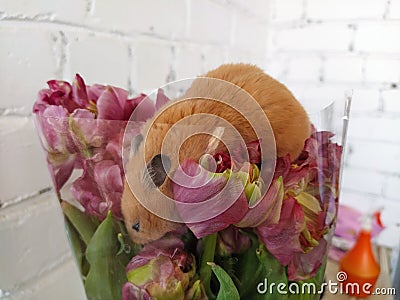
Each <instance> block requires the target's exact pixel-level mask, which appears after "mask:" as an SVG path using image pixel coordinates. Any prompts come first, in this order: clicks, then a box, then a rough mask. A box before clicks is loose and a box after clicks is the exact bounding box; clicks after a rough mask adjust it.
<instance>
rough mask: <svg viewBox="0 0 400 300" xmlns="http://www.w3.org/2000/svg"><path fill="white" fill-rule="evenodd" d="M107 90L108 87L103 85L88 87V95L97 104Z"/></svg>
mask: <svg viewBox="0 0 400 300" xmlns="http://www.w3.org/2000/svg"><path fill="white" fill-rule="evenodd" d="M106 88H107V87H106V86H105V85H101V84H93V85H91V86H89V87H87V94H88V98H89V100H90V101H93V102H94V103H96V102H97V99H99V97H100V95H101V94H102V93H103V92H104V90H105V89H106Z"/></svg>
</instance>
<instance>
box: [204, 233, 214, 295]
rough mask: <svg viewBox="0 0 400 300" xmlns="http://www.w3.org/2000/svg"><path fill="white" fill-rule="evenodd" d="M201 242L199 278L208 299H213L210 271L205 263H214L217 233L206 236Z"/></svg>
mask: <svg viewBox="0 0 400 300" xmlns="http://www.w3.org/2000/svg"><path fill="white" fill-rule="evenodd" d="M203 242H204V250H203V255H202V257H201V262H200V278H201V281H202V282H203V284H204V288H205V290H206V293H207V296H208V298H210V299H214V298H215V296H214V294H213V293H212V291H211V287H210V281H211V273H212V269H211V267H210V266H209V265H208V264H207V263H209V262H214V254H215V246H216V245H217V233H213V234H211V235H208V236H206V237H205V238H204V239H203Z"/></svg>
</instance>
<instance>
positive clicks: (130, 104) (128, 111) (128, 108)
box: [124, 94, 154, 121]
mask: <svg viewBox="0 0 400 300" xmlns="http://www.w3.org/2000/svg"><path fill="white" fill-rule="evenodd" d="M146 97H147V96H146V95H145V94H140V95H139V96H138V97H136V98H133V99H127V100H126V101H125V103H124V120H129V119H130V117H131V115H132V113H133V111H134V110H135V109H136V107H137V106H138V105H139V104H140V103H141V102H142V101H143V100H144V99H145V98H146ZM153 106H154V105H153ZM153 113H154V112H153ZM132 121H133V119H132Z"/></svg>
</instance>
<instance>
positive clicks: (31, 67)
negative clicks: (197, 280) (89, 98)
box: [0, 0, 269, 300]
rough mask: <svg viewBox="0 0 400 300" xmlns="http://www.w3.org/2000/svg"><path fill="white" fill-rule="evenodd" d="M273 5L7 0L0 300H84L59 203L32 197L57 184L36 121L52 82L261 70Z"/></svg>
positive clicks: (0, 41) (134, 83) (143, 84)
mask: <svg viewBox="0 0 400 300" xmlns="http://www.w3.org/2000/svg"><path fill="white" fill-rule="evenodd" d="M268 9H269V1H264V0H252V1H249V2H243V1H225V0H205V1H195V0H173V1H163V0H153V1H151V2H150V1H139V0H118V1H108V0H96V1H93V0H71V1H51V0H32V1H23V0H0V45H1V46H0V66H1V68H0V78H1V80H0V245H1V247H0V298H1V296H3V297H4V296H5V299H9V300H17V299H32V300H34V299H41V300H47V299H84V294H83V288H82V284H81V282H80V279H79V276H78V271H77V269H76V268H75V266H74V263H73V261H72V258H71V253H70V251H69V247H68V244H67V240H66V237H65V233H64V228H63V222H62V218H61V213H60V210H59V207H58V202H57V200H56V198H55V196H54V195H53V193H52V192H50V193H46V194H44V195H39V196H34V195H35V194H36V195H37V194H38V193H39V191H43V190H46V189H47V188H49V187H50V186H51V180H50V177H49V175H48V171H47V166H46V162H45V157H44V154H43V152H42V150H41V148H40V145H39V141H38V138H37V135H36V132H35V128H34V125H33V118H32V116H31V109H32V105H33V102H34V99H35V97H36V93H37V91H38V90H39V89H41V88H43V87H45V85H46V81H47V80H49V79H53V78H58V79H64V80H68V81H71V80H72V79H73V76H74V74H75V73H80V74H81V75H82V76H83V78H84V79H85V81H86V82H87V83H88V84H92V83H107V84H112V85H117V86H121V87H123V88H126V89H128V90H129V91H130V92H141V91H146V92H148V91H150V90H152V89H154V88H157V87H158V86H160V85H163V84H165V83H167V82H168V81H170V80H174V79H180V78H184V77H189V76H190V77H191V76H196V75H199V74H201V73H202V72H205V71H206V70H209V69H210V68H213V67H216V66H218V65H220V64H222V63H224V62H232V61H250V62H253V63H258V64H260V65H263V64H264V63H265V61H266V55H267V52H266V47H267V41H268V35H267V21H268V17H269V10H268ZM250 32H251V34H249V33H250ZM49 225H51V226H49ZM4 245H6V246H4Z"/></svg>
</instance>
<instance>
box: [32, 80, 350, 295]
mask: <svg viewBox="0 0 400 300" xmlns="http://www.w3.org/2000/svg"><path fill="white" fill-rule="evenodd" d="M194 80H195V79H191V80H187V81H180V82H177V83H174V84H170V85H167V86H165V87H163V89H162V90H158V91H157V92H154V93H153V94H152V95H150V96H148V97H145V96H142V97H141V98H140V99H139V97H138V98H135V99H134V101H136V102H135V103H136V104H135V105H131V104H130V107H133V106H135V109H134V110H132V111H133V113H132V114H131V115H130V117H129V118H127V117H126V111H125V110H124V106H123V104H121V103H122V102H124V101H125V102H126V101H132V99H128V98H127V93H124V92H121V90H120V89H117V88H114V87H102V88H99V86H96V85H95V86H92V87H89V86H84V85H82V86H81V87H82V89H86V95H89V94H90V93H92V95H96V97H97V98H96V97H95V98H96V99H95V100H92V99H90V100H88V101H87V102H85V103H84V104H83V106H82V107H79V105H80V104H79V101H78V102H77V100H76V99H80V98H79V97H81V98H82V95H79V94H78V93H79V91H76V90H75V91H72V95H74V93H75V96H71V97H70V98H68V99H67V100H68V101H71V102H72V103H73V105H72V106H73V107H72V108H71V107H67V104H66V103H67V100H65V99H64V100H65V101H64V100H63V102H62V103H61V104H60V105H55V104H49V103H47V102H46V104H45V105H44V106H43V107H39V106H37V107H39V108H37V110H36V127H37V130H38V134H39V138H40V140H41V143H42V146H43V149H44V150H45V152H46V156H47V161H48V165H49V171H50V174H51V177H52V179H53V184H54V189H55V191H56V192H57V195H58V198H59V201H60V205H61V208H62V210H63V213H64V216H65V225H66V232H67V235H68V239H69V241H70V245H71V249H72V251H73V253H74V255H75V258H76V262H77V266H78V268H79V270H80V273H81V276H82V281H83V283H84V286H85V291H86V294H87V298H88V299H107V300H111V299H124V300H129V299H182V300H185V299H215V298H216V297H217V296H218V299H319V298H320V297H321V295H322V293H323V291H324V286H323V280H324V272H325V267H326V260H327V253H328V250H329V246H330V241H331V238H332V235H333V231H334V228H335V222H336V216H337V207H338V201H339V194H340V174H341V171H342V166H343V155H344V147H345V141H346V133H347V125H348V120H349V110H350V102H351V96H350V95H344V97H343V99H339V100H337V101H334V102H331V103H329V104H327V105H325V106H324V107H318V106H321V105H316V103H303V105H304V107H305V108H306V111H307V112H308V114H309V118H310V121H311V123H312V129H311V135H310V137H309V138H308V139H307V140H306V143H305V146H304V149H303V151H302V153H301V154H300V156H299V158H297V159H296V160H294V161H292V160H290V158H288V157H276V150H275V144H274V143H275V141H273V142H272V144H273V146H274V147H272V146H271V143H267V142H268V141H270V139H271V137H273V133H272V128H271V126H270V125H269V123H268V122H267V123H266V124H268V125H266V126H264V127H263V126H260V124H262V122H261V121H257V119H256V121H255V122H256V123H259V124H257V126H259V127H263V128H261V131H260V132H261V134H260V135H257V136H258V137H259V139H258V140H256V141H250V142H249V141H244V142H243V143H241V144H240V143H239V144H237V143H236V139H228V140H227V141H225V142H224V143H225V147H219V146H215V143H216V140H221V139H222V138H221V136H222V135H223V134H227V133H228V135H229V132H230V131H231V130H233V129H232V128H231V127H229V126H228V125H226V124H225V123H224V122H220V120H214V119H209V117H208V118H206V119H196V120H195V121H193V120H192V121H189V122H188V123H182V124H180V125H179V126H176V127H174V129H173V130H172V129H171V128H170V127H171V126H170V124H168V123H166V122H165V120H161V121H159V123H157V122H155V123H153V125H151V126H150V127H149V128H150V129H151V128H156V127H157V128H159V129H160V128H161V134H160V137H162V136H163V133H162V132H163V126H167V127H168V129H171V135H172V138H173V139H175V140H174V141H176V139H178V141H179V142H177V143H176V145H175V144H174V143H169V144H168V145H166V146H165V148H166V150H165V151H170V152H174V151H177V152H179V149H180V148H179V147H177V146H182V145H184V141H185V139H186V138H188V137H189V136H193V134H208V135H209V136H210V138H209V139H208V140H207V145H208V148H207V149H208V150H209V153H206V154H207V155H202V156H201V157H200V158H198V160H197V161H196V162H195V163H196V164H195V167H196V168H194V167H193V164H192V163H191V162H187V163H186V162H185V160H184V158H181V157H179V155H178V156H177V157H178V158H177V159H176V160H175V161H173V160H169V161H167V162H165V161H164V160H163V159H162V157H163V156H162V155H161V156H159V158H160V161H159V163H160V164H162V165H163V166H164V168H165V166H166V164H168V166H169V168H168V169H170V168H173V166H174V165H176V164H178V165H179V164H180V163H182V164H183V167H182V168H181V169H176V168H175V169H174V171H175V173H174V174H171V176H172V177H173V178H172V180H177V178H178V177H179V176H178V175H179V174H180V175H182V176H183V175H185V174H187V173H190V172H191V171H190V170H196V171H193V172H194V173H193V174H189V175H192V176H193V177H196V176H197V177H196V178H197V179H196V180H198V181H196V182H197V184H200V185H198V186H195V187H193V186H190V185H191V184H192V183H193V182H194V180H192V179H191V180H189V181H188V182H189V183H188V182H186V183H185V180H184V179H183V181H182V182H183V183H179V184H176V183H175V185H174V189H173V191H179V193H178V192H176V193H175V194H174V196H175V198H176V199H178V200H177V201H172V202H171V201H170V202H165V203H166V204H165V206H164V207H163V209H162V210H161V211H160V210H158V208H159V206H160V205H159V202H154V201H152V196H151V195H152V194H151V193H152V192H148V191H149V187H148V186H144V185H145V184H149V183H148V182H147V181H146V180H148V179H145V178H146V174H147V176H150V177H151V178H150V179H151V180H149V182H150V185H153V186H152V188H157V187H158V184H157V180H158V179H157V178H153V177H152V174H151V172H150V173H146V172H145V173H144V174H143V172H142V170H143V169H144V167H146V166H147V167H148V166H149V164H150V163H149V162H148V161H147V160H146V158H145V159H144V161H143V162H140V163H138V164H133V163H131V164H132V165H133V166H134V167H133V168H134V169H137V170H139V171H140V172H142V173H140V176H141V177H137V176H136V175H135V176H133V175H132V176H129V174H128V173H129V172H130V171H129V170H130V169H132V165H131V166H130V167H129V164H130V162H131V161H132V160H133V158H132V157H133V156H134V155H135V151H136V150H137V149H136V148H137V147H138V146H137V144H138V143H139V144H143V143H145V142H146V137H143V134H142V133H143V128H147V127H146V126H147V125H146V124H148V122H147V123H146V121H148V120H149V119H151V118H152V116H153V115H154V114H157V113H158V112H159V111H160V110H161V111H162V109H163V108H165V107H168V105H169V103H172V102H170V100H169V99H170V98H171V99H172V98H173V99H176V98H177V97H178V99H179V97H181V95H182V94H184V93H185V92H186V91H187V90H188V89H190V87H191V86H192V85H193V82H194ZM63 87H65V85H64V84H58V86H56V87H54V86H53V87H52V90H51V92H49V93H50V96H49V97H50V98H51V97H58V95H60V94H59V91H60V90H61V89H62V88H63ZM93 87H95V88H96V87H97V88H96V89H95V90H94V91H98V93H97V94H96V93H94V91H93ZM90 89H92V90H90ZM110 91H111V93H112V94H113V97H111V100H109V101H119V103H120V105H119V106H118V107H119V108H120V109H121V111H122V113H120V114H119V115H118V112H115V111H112V112H113V113H115V114H114V115H110V116H109V117H111V118H115V119H114V120H109V119H105V118H99V115H101V113H102V112H101V111H100V109H101V108H102V106H101V105H104V104H101V105H100V103H104V102H101V101H102V100H100V99H101V97H102V96H101V95H103V93H106V92H110ZM57 92H58V94H57ZM238 93H241V92H238ZM121 94H123V96H121ZM246 94H247V93H246ZM78 96H79V97H78ZM103 96H104V95H103ZM104 97H105V96H104ZM198 97H203V98H206V97H207V95H206V94H205V95H198ZM50 98H49V99H50ZM87 98H88V97H87ZM89 98H90V97H89ZM46 101H47V100H46ZM74 101H75V102H74ZM190 101H198V100H196V99H191V100H190ZM310 104H311V105H310ZM61 107H64V108H65V109H62V108H61ZM238 109H241V108H240V107H239V108H238ZM261 113H262V111H261ZM116 116H118V117H119V118H120V120H118V119H117V117H116ZM210 124H211V125H212V126H211V125H210ZM200 125H201V126H200ZM152 126H153V127H152ZM150 129H149V130H150ZM263 130H264V131H263ZM150 131H151V130H150ZM150 131H148V133H149V132H150ZM156 133H157V131H156ZM153 134H154V133H153ZM219 134H221V136H219ZM140 136H141V137H140ZM143 139H144V141H143ZM214 146H215V147H214ZM186 147H187V146H186ZM210 147H211V148H210ZM213 147H214V148H213ZM263 147H264V148H263ZM210 149H211V150H210ZM221 149H222V150H221ZM227 149H228V150H230V149H233V150H232V151H229V153H228V154H226V153H225V152H224V150H227ZM238 149H239V150H238ZM246 150H247V151H246ZM261 150H262V151H261ZM258 151H260V153H261V152H262V153H263V154H261V155H258V154H257V153H258ZM237 153H239V156H240V155H241V154H243V153H244V156H245V158H244V159H243V160H240V159H238V156H235V155H237ZM263 155H267V156H268V155H269V157H271V156H273V157H274V159H272V160H271V159H265V160H263ZM240 157H242V156H240ZM152 161H153V160H152ZM152 161H151V162H152ZM142 164H143V165H142ZM185 168H186V169H185ZM179 170H181V171H182V172H181V173H179ZM188 170H189V171H188ZM166 173H168V171H166ZM177 174H178V175H177ZM263 174H264V175H263ZM202 176H203V177H202ZM179 178H180V177H179ZM208 186H212V188H213V193H214V192H216V191H217V192H218V193H219V192H221V190H223V188H222V186H228V188H226V189H225V192H224V194H223V197H225V198H229V199H230V200H229V201H230V202H227V201H225V200H224V201H225V202H224V206H223V207H222V208H221V207H218V205H216V206H215V205H214V204H213V203H212V202H210V204H208V202H207V204H206V205H205V204H201V202H202V201H203V200H204V201H209V200H210V198H213V199H214V198H215V197H214V196H215V195H214V194H215V193H214V194H213V193H211V194H210V193H209V188H204V187H208ZM128 188H130V190H131V191H132V194H135V197H136V198H137V199H138V198H140V197H141V198H142V199H144V200H143V202H140V201H139V202H140V204H139V205H141V206H143V207H144V208H145V209H146V211H150V213H154V214H155V215H158V217H160V218H163V219H165V220H166V221H168V222H170V223H171V222H172V223H173V224H179V225H177V226H173V229H171V230H170V231H169V232H167V233H166V235H164V236H162V237H157V238H155V239H151V241H150V242H148V241H147V240H146V242H145V243H135V242H133V241H132V239H133V240H135V238H134V236H135V235H134V234H135V231H139V230H140V226H143V223H139V222H136V223H135V222H133V221H132V220H130V219H129V220H128V219H127V217H126V215H124V214H123V212H122V210H121V201H123V200H122V198H123V195H126V189H128ZM139 190H143V191H142V194H140V192H139ZM233 193H234V194H235V196H232V195H233ZM178 194H179V195H184V197H183V198H180V199H179V197H178V196H177V195H178ZM140 195H141V196H140ZM191 195H192V196H193V195H195V196H193V197H194V198H193V199H192V198H191ZM207 195H208V196H207ZM229 196H231V197H229ZM221 197H222V196H221ZM225 198H224V199H225ZM176 199H175V200H176ZM188 199H192V200H190V201H192V202H191V203H189V204H190V205H191V206H190V205H188V201H189V200H188ZM221 199H222V198H215V199H214V200H215V201H216V202H215V203H218V200H220V201H221ZM200 200H201V201H200ZM190 201H189V202H190ZM240 201H242V202H241V203H243V201H244V202H245V203H246V204H248V205H247V207H244V208H243V206H242V207H240V206H239V204H238V203H239V202H240ZM227 203H228V204H227ZM188 206H190V209H188V208H187V207H188ZM215 209H217V210H218V209H219V212H218V213H212V212H214V211H215ZM240 210H242V211H240ZM243 210H245V211H244V212H243ZM165 212H167V213H166V214H163V213H165ZM188 212H189V213H188ZM146 213H147V212H146ZM210 213H212V215H209V214H210ZM240 213H242V217H241V218H239V219H238V218H237V214H240ZM227 215H230V216H229V217H227ZM235 216H236V217H235ZM170 223H168V224H170ZM171 228H172V227H171ZM132 230H133V231H132ZM132 234H133V235H132ZM132 237H133V238H132ZM143 244H144V246H143Z"/></svg>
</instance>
